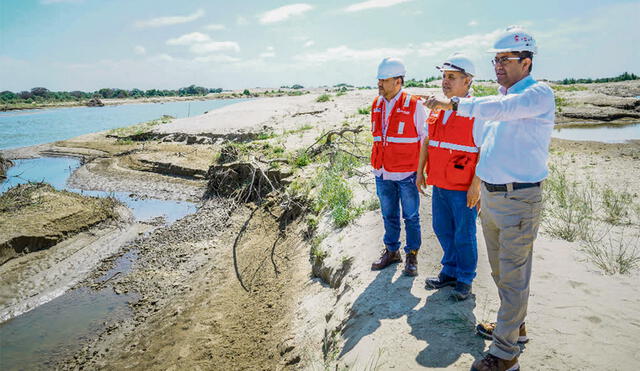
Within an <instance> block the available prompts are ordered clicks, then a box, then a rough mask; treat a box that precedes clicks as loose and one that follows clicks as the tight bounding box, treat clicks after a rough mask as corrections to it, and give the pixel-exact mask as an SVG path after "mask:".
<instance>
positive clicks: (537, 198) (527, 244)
mask: <svg viewBox="0 0 640 371" xmlns="http://www.w3.org/2000/svg"><path fill="white" fill-rule="evenodd" d="M481 206H482V212H481V214H480V219H481V220H482V231H483V234H484V239H485V242H486V245H487V255H488V256H489V264H490V265H491V276H492V277H493V280H494V282H495V283H496V286H498V294H499V295H500V309H499V310H498V319H497V324H496V328H495V330H494V332H493V342H492V344H491V346H490V347H489V353H491V354H493V355H494V356H496V357H499V358H502V359H513V358H514V357H517V356H518V354H520V347H519V346H518V343H517V341H518V333H519V327H520V325H521V324H522V323H523V322H524V319H525V317H526V315H527V304H528V300H529V281H530V279H531V263H532V250H533V241H534V240H535V239H536V236H537V234H538V226H539V225H540V212H541V210H542V187H531V188H524V189H517V190H512V191H507V192H489V191H488V190H487V188H486V187H485V186H484V184H483V185H482V190H481Z"/></svg>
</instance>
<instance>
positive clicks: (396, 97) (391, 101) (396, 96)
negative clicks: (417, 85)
mask: <svg viewBox="0 0 640 371" xmlns="http://www.w3.org/2000/svg"><path fill="white" fill-rule="evenodd" d="M403 91H404V89H400V91H399V92H398V94H396V95H395V97H393V98H391V100H387V98H385V97H384V95H383V96H382V99H384V100H385V102H387V103H395V102H396V101H397V100H398V98H400V94H402V92H403Z"/></svg>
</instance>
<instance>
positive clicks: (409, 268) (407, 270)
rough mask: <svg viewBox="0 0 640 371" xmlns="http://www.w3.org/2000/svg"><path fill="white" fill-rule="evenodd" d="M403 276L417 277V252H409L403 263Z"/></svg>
mask: <svg viewBox="0 0 640 371" xmlns="http://www.w3.org/2000/svg"><path fill="white" fill-rule="evenodd" d="M404 274H405V275H407V276H412V277H414V276H417V275H418V250H410V251H409V252H408V253H407V258H406V261H405V263H404Z"/></svg>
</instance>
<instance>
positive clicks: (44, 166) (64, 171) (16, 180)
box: [0, 157, 196, 223]
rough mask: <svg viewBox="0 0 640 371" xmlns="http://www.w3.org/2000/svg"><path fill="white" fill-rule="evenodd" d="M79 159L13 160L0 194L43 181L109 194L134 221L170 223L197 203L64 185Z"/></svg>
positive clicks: (61, 188) (90, 193)
mask: <svg viewBox="0 0 640 371" xmlns="http://www.w3.org/2000/svg"><path fill="white" fill-rule="evenodd" d="M79 166H80V161H79V160H78V159H75V158H70V157H41V158H35V159H26V160H14V166H13V167H11V168H9V170H8V171H7V179H6V181H4V182H3V183H2V184H0V193H4V192H5V191H6V190H7V189H9V188H11V187H13V186H15V185H17V184H22V183H26V182H46V183H49V184H51V185H52V186H53V187H54V188H56V189H60V190H67V191H72V192H77V193H82V194H85V195H88V196H98V197H106V196H112V197H115V198H117V199H118V200H120V201H121V202H123V203H124V204H125V205H127V206H128V207H129V208H130V209H131V211H132V212H133V215H134V217H135V218H136V219H137V220H150V219H154V218H156V217H163V218H164V219H165V221H166V222H167V223H172V222H174V221H176V220H178V219H180V218H182V217H183V216H185V215H188V214H191V213H194V212H195V211H196V205H195V204H194V203H191V202H186V201H173V200H158V199H152V198H138V197H136V196H135V195H132V194H131V193H127V192H111V193H107V192H101V191H83V190H80V189H75V188H69V187H67V179H68V178H69V176H70V175H71V173H73V171H74V170H75V169H77V168H78V167H79Z"/></svg>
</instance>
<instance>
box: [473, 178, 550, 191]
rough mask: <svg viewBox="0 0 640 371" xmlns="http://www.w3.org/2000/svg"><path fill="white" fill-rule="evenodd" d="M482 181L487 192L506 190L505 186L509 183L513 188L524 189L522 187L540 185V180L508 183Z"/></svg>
mask: <svg viewBox="0 0 640 371" xmlns="http://www.w3.org/2000/svg"><path fill="white" fill-rule="evenodd" d="M482 183H484V186H485V187H487V191H489V192H506V191H507V190H508V189H507V186H508V185H509V184H511V185H513V189H514V190H516V189H524V188H531V187H540V182H536V183H509V184H491V183H487V182H485V181H483V182H482Z"/></svg>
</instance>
